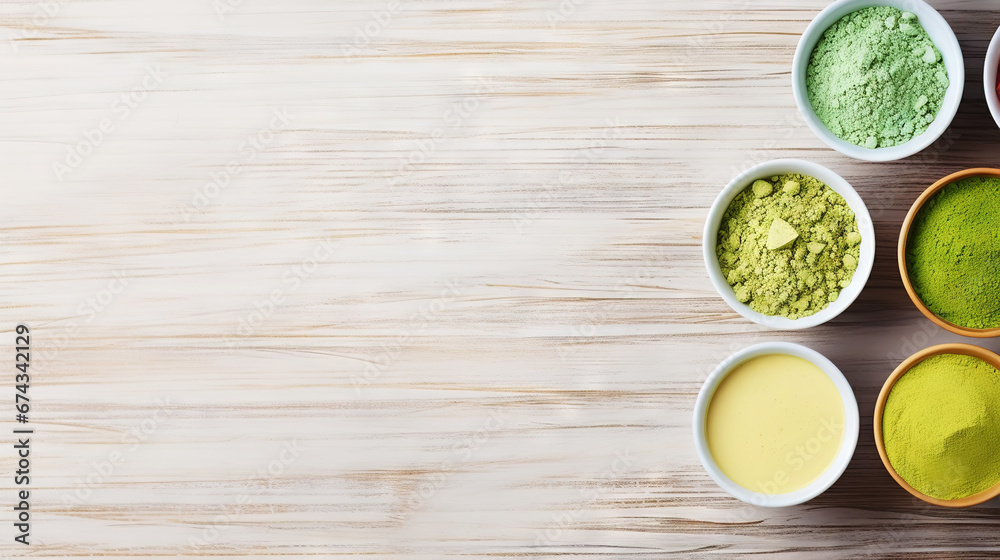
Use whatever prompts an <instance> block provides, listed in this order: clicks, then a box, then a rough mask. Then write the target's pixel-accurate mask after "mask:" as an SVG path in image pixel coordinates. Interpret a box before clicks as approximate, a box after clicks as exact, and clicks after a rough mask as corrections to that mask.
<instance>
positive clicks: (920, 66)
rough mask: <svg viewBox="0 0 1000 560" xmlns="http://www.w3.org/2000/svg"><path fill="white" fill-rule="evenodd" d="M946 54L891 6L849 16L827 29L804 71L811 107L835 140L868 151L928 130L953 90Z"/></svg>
mask: <svg viewBox="0 0 1000 560" xmlns="http://www.w3.org/2000/svg"><path fill="white" fill-rule="evenodd" d="M948 83H949V82H948V71H947V69H945V66H944V63H943V62H942V61H941V52H940V51H938V49H937V47H935V46H934V42H933V41H931V38H930V37H929V36H928V35H927V32H926V31H924V29H923V27H921V26H920V22H919V20H918V19H917V17H916V16H914V15H913V14H911V13H909V12H902V11H900V10H897V9H896V8H891V7H888V6H881V7H873V8H864V9H861V10H858V11H856V12H853V13H850V14H848V15H846V16H844V17H843V18H841V19H840V20H838V21H837V22H836V23H834V24H833V25H832V26H830V28H829V29H827V30H826V32H824V33H823V36H822V37H821V38H820V40H819V42H818V43H817V44H816V48H815V49H813V52H812V56H811V57H810V59H809V67H808V69H807V70H806V90H807V92H808V95H809V103H810V104H812V108H813V111H815V113H816V116H817V117H819V120H820V121H822V122H823V124H824V125H826V128H827V129H829V130H830V132H832V133H833V134H835V135H837V136H838V137H840V138H842V139H844V140H846V141H848V142H850V143H852V144H855V145H858V146H863V147H865V148H869V149H875V148H885V147H889V146H897V145H899V144H903V143H906V142H908V141H910V140H911V139H913V138H914V137H916V136H919V135H920V134H922V133H923V132H924V131H926V130H927V127H928V126H929V125H930V123H931V122H933V121H934V118H935V117H936V116H937V114H938V111H940V110H941V105H942V102H943V100H944V95H945V92H946V91H947V90H948Z"/></svg>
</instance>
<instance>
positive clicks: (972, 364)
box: [882, 354, 1000, 500]
mask: <svg viewBox="0 0 1000 560" xmlns="http://www.w3.org/2000/svg"><path fill="white" fill-rule="evenodd" d="M882 434H883V441H884V443H885V452H886V455H887V456H888V458H889V464H891V465H892V468H893V469H895V471H896V472H897V473H898V474H899V476H901V477H902V478H903V480H905V481H906V482H907V484H909V485H910V486H912V487H914V488H916V489H917V490H919V491H920V492H923V493H924V494H927V495H928V496H932V497H934V498H939V499H942V500H957V499H960V498H965V497H968V496H971V495H973V494H976V493H979V492H982V491H983V490H986V489H987V488H989V487H991V486H993V485H994V484H996V483H997V482H998V481H1000V454H997V453H996V450H997V448H998V446H1000V371H998V370H997V369H996V368H994V367H993V366H991V365H990V364H988V363H986V362H984V361H982V360H980V359H978V358H974V357H972V356H963V355H958V354H942V355H938V356H932V357H930V358H927V359H925V360H923V361H922V362H920V363H918V364H917V365H915V366H913V367H912V368H911V369H910V370H909V371H908V372H906V374H905V375H903V376H902V377H900V378H899V380H898V381H896V383H895V385H893V387H892V390H891V391H890V392H889V398H888V399H887V400H886V403H885V410H884V412H883V413H882Z"/></svg>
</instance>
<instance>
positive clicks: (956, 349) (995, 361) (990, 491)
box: [873, 343, 1000, 508]
mask: <svg viewBox="0 0 1000 560" xmlns="http://www.w3.org/2000/svg"><path fill="white" fill-rule="evenodd" d="M939 354H963V355H965V356H972V357H974V358H979V359H980V360H983V361H984V362H987V363H988V364H990V365H992V366H993V367H995V368H997V369H1000V356H998V355H997V354H994V353H993V352H990V351H989V350H987V349H985V348H980V347H979V346H973V345H971V344H960V343H953V344H939V345H937V346H932V347H930V348H926V349H924V350H921V351H919V352H917V353H916V354H914V355H912V356H910V357H909V358H907V359H906V361H904V362H903V363H901V364H899V367H897V368H896V370H895V371H893V372H892V375H890V376H889V379H886V381H885V385H883V386H882V391H881V392H879V394H878V401H876V402H875V419H874V422H873V426H874V427H875V447H877V448H878V456H879V457H881V458H882V464H883V465H885V468H886V470H887V471H889V474H890V475H892V478H893V479H895V480H896V482H897V483H899V485H900V486H902V487H903V489H904V490H906V491H907V492H909V493H910V494H913V495H914V496H916V497H918V498H920V499H921V500H923V501H925V502H928V503H931V504H934V505H936V506H945V507H952V508H961V507H969V506H974V505H976V504H981V503H983V502H985V501H987V500H991V499H993V498H995V497H997V496H1000V481H997V483H996V484H994V485H993V486H991V487H989V488H987V489H986V490H983V491H982V492H979V493H978V494H973V495H971V496H968V497H965V498H961V499H958V500H942V499H940V498H934V497H931V496H928V495H927V494H924V493H923V492H921V491H919V490H917V489H916V488H914V487H912V486H910V485H909V484H907V482H906V481H905V480H903V478H902V477H901V476H899V474H898V473H897V472H896V469H894V468H892V465H891V464H889V457H888V455H886V454H885V442H884V441H883V440H882V413H883V412H885V402H886V400H888V398H889V392H890V391H892V387H893V385H895V384H896V381H898V380H899V378H900V377H903V375H904V374H906V372H908V371H909V370H910V368H912V367H913V366H915V365H916V364H918V363H920V362H922V361H923V360H925V359H926V358H929V357H931V356H937V355H939Z"/></svg>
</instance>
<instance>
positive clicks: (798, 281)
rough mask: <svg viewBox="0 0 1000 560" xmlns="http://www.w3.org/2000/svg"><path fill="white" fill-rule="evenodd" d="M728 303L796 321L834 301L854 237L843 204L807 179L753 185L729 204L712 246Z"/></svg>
mask: <svg viewBox="0 0 1000 560" xmlns="http://www.w3.org/2000/svg"><path fill="white" fill-rule="evenodd" d="M716 241H717V242H716V255H717V256H718V258H719V265H720V267H721V268H722V273H723V275H725V277H726V280H727V281H728V282H729V285H730V286H731V287H732V288H733V291H734V292H735V294H736V298H737V299H738V300H740V301H741V302H744V303H746V304H747V305H749V306H750V308H751V309H753V310H754V311H757V312H758V313H763V314H764V315H771V316H781V317H788V318H789V319H798V318H800V317H806V316H809V315H812V314H814V313H816V312H818V311H820V310H822V309H824V308H826V307H827V306H828V305H829V304H830V302H833V301H836V299H837V297H839V296H840V290H841V289H843V288H846V287H847V286H848V285H850V283H851V279H852V278H853V277H854V271H855V270H856V269H857V267H858V259H859V256H860V244H861V234H860V233H859V232H858V224H857V220H856V219H855V216H854V212H853V211H851V208H850V206H848V205H847V202H846V201H844V198H843V197H841V196H840V195H839V194H837V193H836V192H834V190H833V189H831V188H830V187H828V186H826V185H825V184H824V183H823V182H822V181H819V180H818V179H816V178H814V177H809V176H806V175H798V174H788V175H779V176H775V177H769V178H768V179H766V180H765V179H761V180H757V181H754V182H753V184H752V185H750V186H749V187H748V188H746V189H744V190H743V192H741V193H740V194H738V195H737V196H736V198H735V199H733V201H732V202H731V203H730V204H729V208H728V209H727V210H726V213H725V214H724V215H723V217H722V223H721V224H720V226H719V235H718V239H717V240H716Z"/></svg>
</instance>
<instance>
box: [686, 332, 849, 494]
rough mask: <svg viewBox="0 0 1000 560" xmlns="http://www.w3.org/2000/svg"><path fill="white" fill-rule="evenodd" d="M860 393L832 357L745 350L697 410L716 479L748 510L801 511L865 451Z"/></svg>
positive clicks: (704, 454)
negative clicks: (796, 507) (859, 451)
mask: <svg viewBox="0 0 1000 560" xmlns="http://www.w3.org/2000/svg"><path fill="white" fill-rule="evenodd" d="M859 428H860V419H859V416H858V403H857V400H856V399H855V398H854V391H853V390H852V389H851V385H850V384H849V383H848V382H847V379H846V378H845V377H844V374H843V373H841V371H840V370H839V369H838V368H837V366H835V365H834V364H833V362H831V361H830V360H828V359H827V358H826V357H825V356H823V355H822V354H820V353H819V352H816V351H815V350H811V349H809V348H806V347H805V346H801V345H798V344H792V343H788V342H768V343H763V344H757V345H754V346H750V347H749V348H745V349H743V350H740V351H739V352H737V353H735V354H733V355H732V356H730V357H729V358H728V359H726V360H725V361H724V362H722V364H720V365H719V366H718V367H717V368H716V369H715V371H713V372H712V374H711V375H709V376H708V379H707V380H706V381H705V384H704V385H703V386H702V388H701V392H700V393H699V394H698V400H697V402H696V403H695V408H694V441H695V447H696V448H697V450H698V457H699V458H700V459H701V462H702V464H703V465H704V466H705V470H706V471H708V474H709V476H711V477H712V479H713V480H715V482H716V483H718V484H719V486H721V487H722V489H723V490H725V491H726V492H728V493H729V494H731V495H732V496H734V497H736V498H739V499H740V500H743V501H744V502H747V503H750V504H753V505H757V506H764V507H782V506H791V505H796V504H801V503H803V502H806V501H808V500H811V499H813V498H815V497H816V496H818V495H820V494H822V493H823V492H824V491H826V490H827V489H828V488H829V487H830V486H832V485H833V483H834V482H836V481H837V479H839V478H840V475H842V474H843V473H844V470H845V469H847V465H848V463H850V462H851V457H853V456H854V449H855V447H856V446H857V443H858V430H859Z"/></svg>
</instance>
